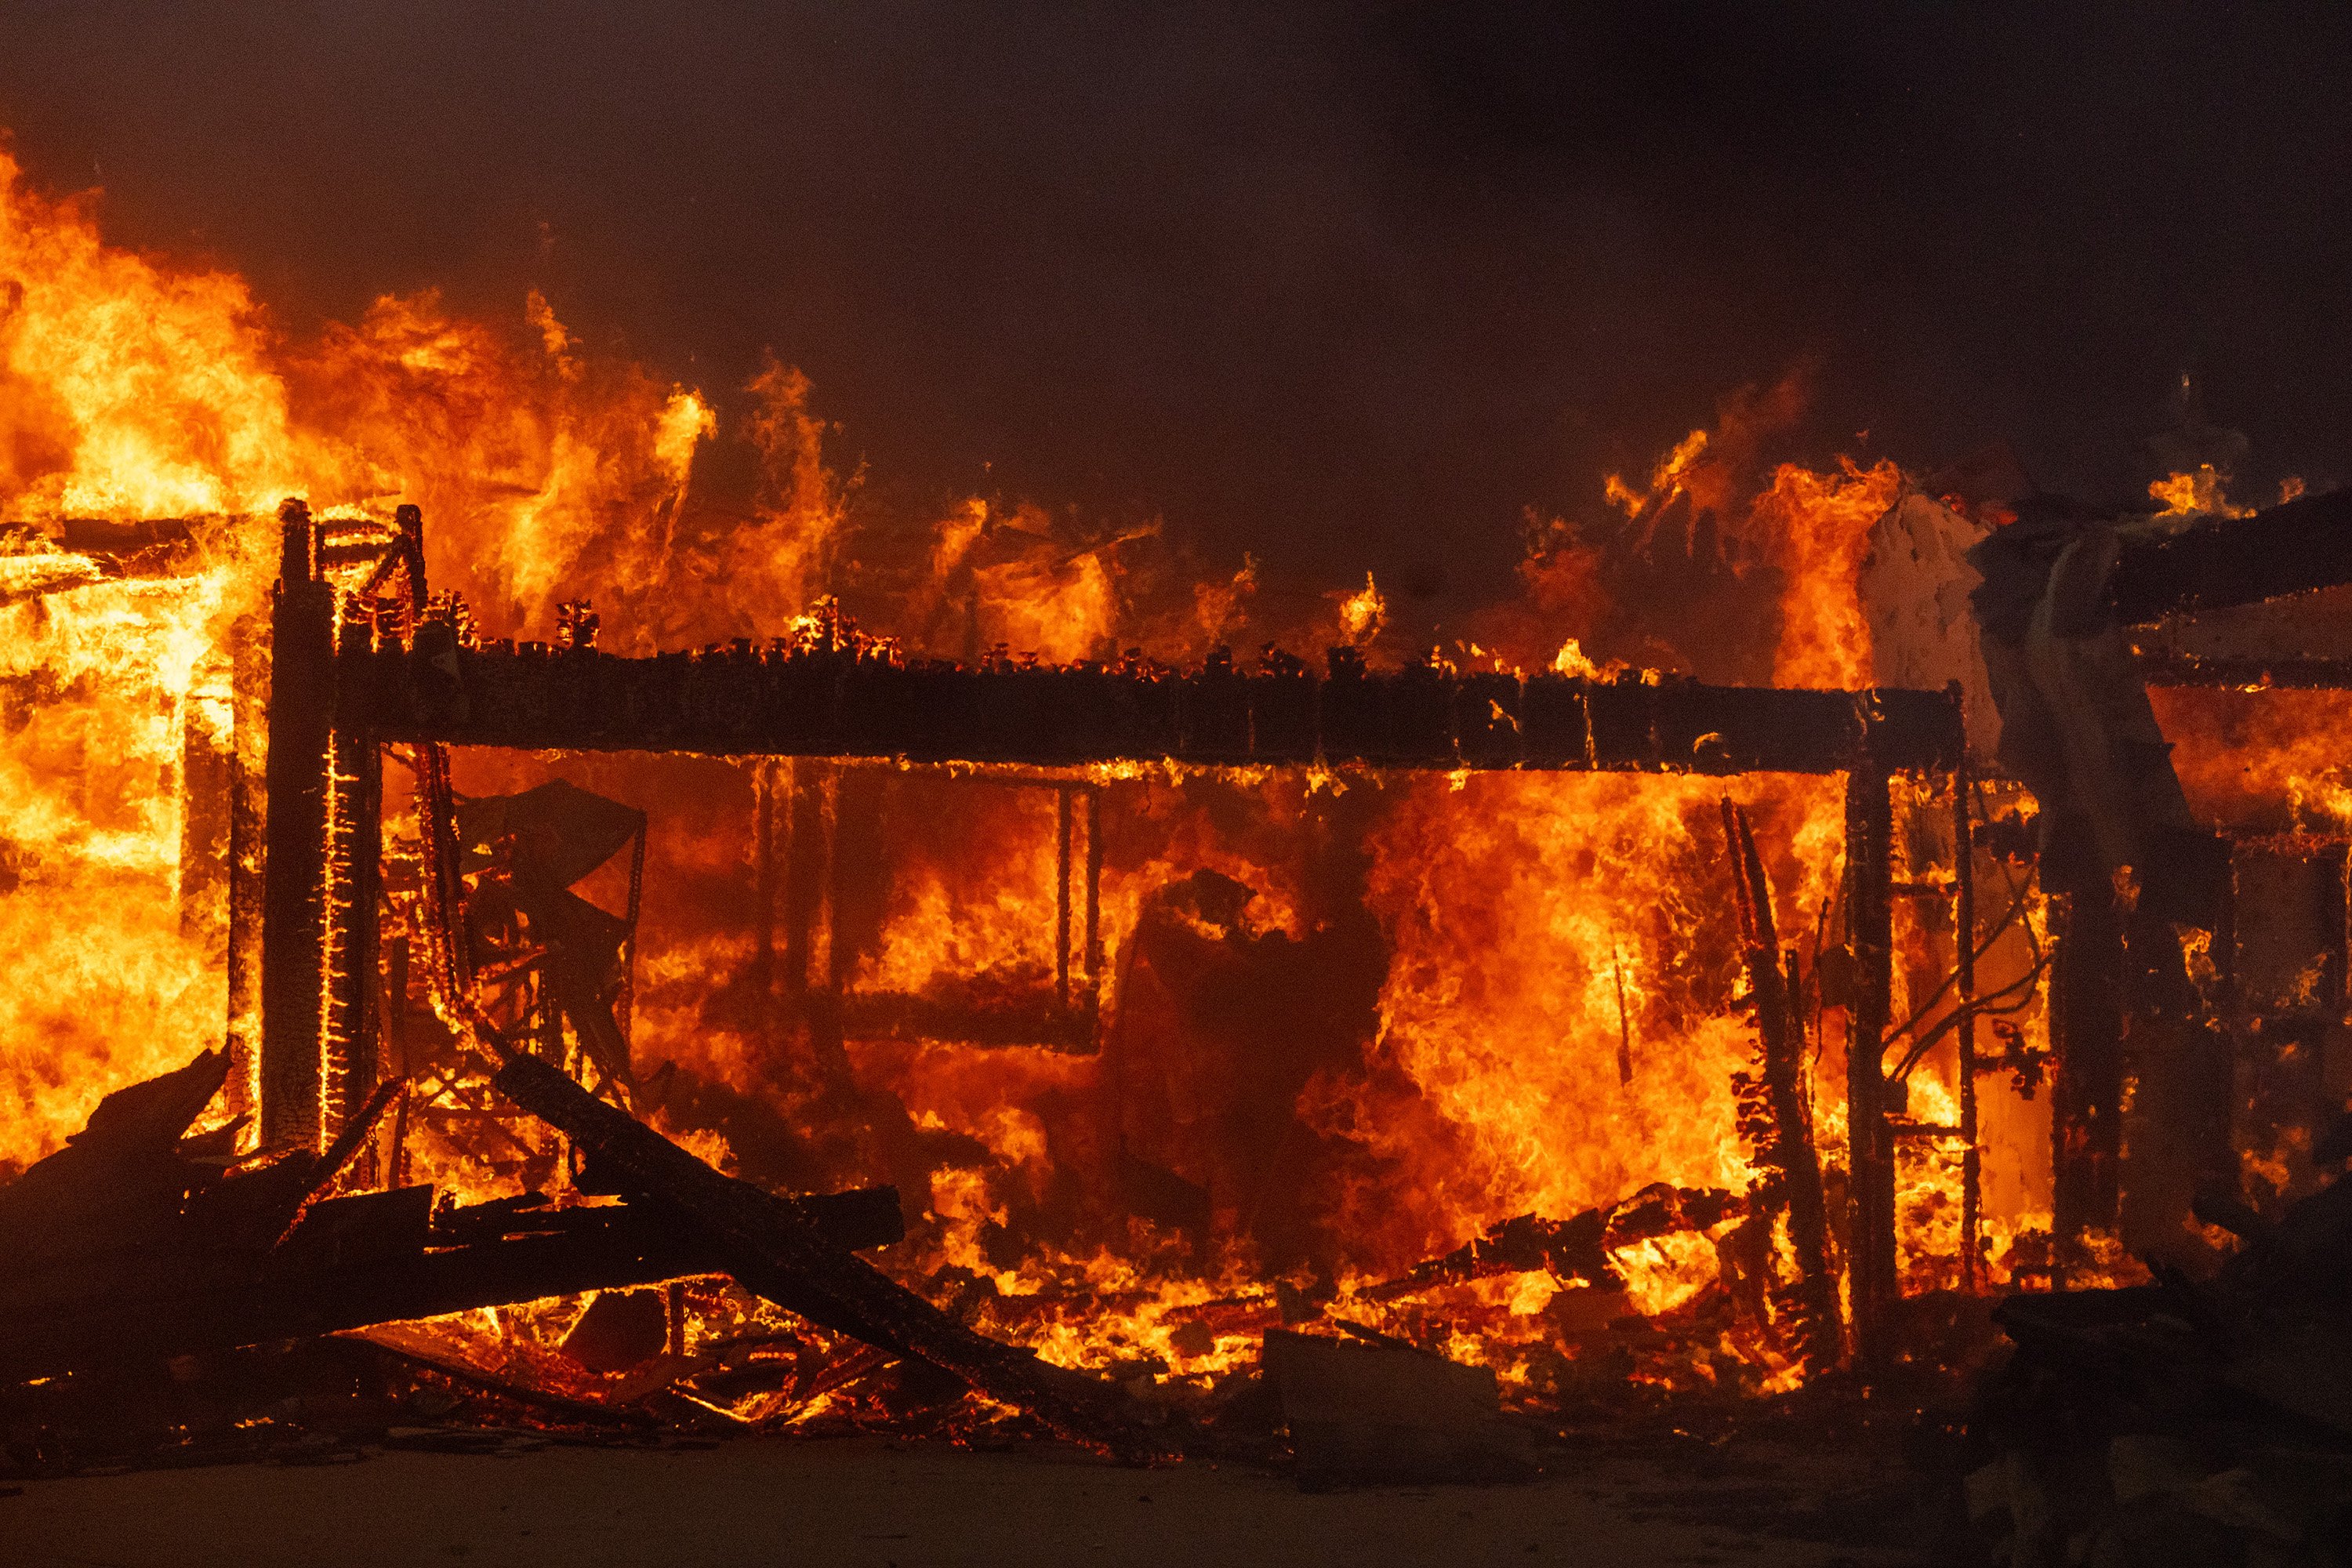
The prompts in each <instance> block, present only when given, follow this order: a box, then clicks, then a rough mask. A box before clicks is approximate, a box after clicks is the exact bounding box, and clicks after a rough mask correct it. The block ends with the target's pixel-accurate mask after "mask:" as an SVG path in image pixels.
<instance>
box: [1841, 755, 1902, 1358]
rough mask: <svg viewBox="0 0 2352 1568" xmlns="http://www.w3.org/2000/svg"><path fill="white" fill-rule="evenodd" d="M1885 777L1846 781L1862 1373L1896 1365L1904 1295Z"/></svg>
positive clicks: (1866, 758) (1853, 1248)
mask: <svg viewBox="0 0 2352 1568" xmlns="http://www.w3.org/2000/svg"><path fill="white" fill-rule="evenodd" d="M1894 830H1895V815H1894V803H1893V800H1892V798H1891V796H1890V795H1889V794H1888V782H1887V775H1886V773H1885V771H1884V770H1883V769H1882V768H1880V767H1879V766H1878V764H1877V763H1876V762H1875V760H1874V759H1873V758H1872V757H1871V756H1870V755H1868V753H1867V752H1865V753H1864V755H1863V756H1861V757H1858V758H1856V759H1855V762H1854V765H1853V769H1852V770H1851V771H1849V772H1848V773H1847V774H1846V782H1845V874H1846V905H1845V907H1846V930H1847V933H1848V935H1849V936H1850V938H1851V939H1852V941H1853V956H1854V977H1853V985H1854V995H1853V1003H1852V1005H1851V1007H1850V1008H1849V1010H1848V1012H1847V1015H1846V1016H1847V1025H1846V1169H1847V1181H1848V1184H1849V1186H1850V1187H1851V1189H1852V1194H1853V1195H1852V1200H1851V1224H1850V1226H1849V1228H1848V1243H1847V1246H1848V1254H1849V1268H1850V1272H1851V1275H1852V1279H1851V1282H1850V1283H1851V1289H1852V1295H1853V1331H1854V1350H1855V1353H1856V1357H1857V1359H1858V1360H1859V1362H1860V1363H1861V1364H1862V1367H1863V1370H1864V1375H1865V1376H1867V1375H1869V1374H1870V1373H1874V1372H1875V1371H1878V1370H1880V1369H1883V1368H1884V1367H1885V1365H1886V1364H1887V1363H1888V1362H1889V1361H1890V1360H1891V1359H1892V1350H1893V1347H1892V1345H1891V1344H1890V1343H1889V1342H1888V1338H1887V1335H1888V1329H1889V1325H1888V1322H1887V1317H1886V1314H1887V1310H1888V1308H1889V1306H1890V1305H1891V1304H1892V1303H1893V1301H1894V1300H1895V1297H1896V1295H1897V1294H1898V1293H1899V1286H1898V1282H1897V1279H1896V1273H1895V1141H1894V1137H1893V1133H1892V1130H1891V1129H1889V1128H1888V1126H1887V1125H1886V1080H1885V1064H1884V1062H1883V1060H1882V1059H1881V1054H1882V1053H1883V1052H1884V1051H1885V1041H1886V1029H1887V1026H1888V1024H1889V1022H1890V1020H1889V1018H1888V1013H1889V1012H1890V1010H1891V1009H1892V1007H1893V1005H1894V990H1895V910H1894V892H1893V879H1894V868H1893V860H1892V839H1893V837H1894Z"/></svg>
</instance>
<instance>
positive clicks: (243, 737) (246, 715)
mask: <svg viewBox="0 0 2352 1568" xmlns="http://www.w3.org/2000/svg"><path fill="white" fill-rule="evenodd" d="M228 637H229V714H230V716H229V729H230V737H229V795H228V1020H227V1032H226V1043H227V1047H228V1055H229V1074H228V1107H229V1110H231V1111H233V1112H235V1113H236V1114H239V1115H243V1114H246V1113H247V1112H250V1111H253V1110H256V1109H257V1107H256V1105H255V1103H254V1102H255V1100H256V1099H257V1093H256V1087H257V1082H258V1079H259V1071H260V1065H261V1063H260V1057H261V953H262V922H263V918H264V917H263V909H264V899H265V897H266V895H265V892H264V887H263V857H264V853H265V843H264V841H265V837H266V835H267V833H268V819H267V803H268V796H267V795H266V788H267V781H266V779H265V777H264V774H263V757H264V755H265V753H266V752H267V750H268V733H267V731H268V722H269V718H268V711H269V650H268V647H267V645H266V642H265V637H266V633H265V629H264V627H263V626H262V624H261V621H260V618H259V617H258V616H245V617H242V618H240V619H239V620H238V621H237V622H236V625H234V626H231V627H230V629H229V634H228Z"/></svg>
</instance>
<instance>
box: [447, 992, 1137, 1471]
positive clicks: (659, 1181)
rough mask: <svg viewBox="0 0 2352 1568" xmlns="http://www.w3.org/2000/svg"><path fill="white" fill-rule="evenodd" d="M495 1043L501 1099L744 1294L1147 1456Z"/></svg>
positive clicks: (1102, 1444) (975, 1338) (1068, 1378)
mask: <svg viewBox="0 0 2352 1568" xmlns="http://www.w3.org/2000/svg"><path fill="white" fill-rule="evenodd" d="M488 1045H489V1047H490V1048H492V1049H493V1050H496V1051H498V1052H499V1055H500V1057H501V1058H502V1059H503V1061H504V1064H505V1065H504V1066H503V1067H501V1068H499V1073H498V1075H497V1077H496V1078H495V1079H493V1082H494V1083H495V1084H496V1085H497V1087H498V1089H499V1092H500V1093H502V1094H504V1095H506V1096H507V1098H508V1099H509V1100H513V1101H514V1102H515V1103H516V1104H517V1105H520V1106H521V1107H522V1108H523V1109H524V1110H529V1111H530V1113H531V1114H532V1115H534V1116H537V1117H539V1118H541V1120H543V1121H547V1122H549V1123H550V1124H551V1125H552V1126H554V1127H556V1128H558V1129H560V1130H561V1131H563V1132H564V1133H565V1134H567V1135H568V1136H569V1137H570V1138H571V1139H572V1142H573V1143H574V1144H575V1145H577V1146H578V1147H579V1148H580V1149H581V1150H582V1151H583V1152H584V1153H586V1154H587V1155H589V1156H590V1157H591V1158H592V1159H594V1160H596V1161H598V1162H600V1163H602V1164H603V1165H604V1167H605V1168H606V1169H607V1170H608V1171H609V1172H610V1173H611V1174H612V1176H613V1177H614V1179H615V1180H618V1181H620V1182H623V1183H625V1184H627V1186H628V1187H629V1188H630V1189H631V1190H632V1191H634V1192H636V1193H639V1194H645V1195H646V1196H650V1197H655V1198H657V1199H659V1200H660V1201H662V1202H664V1203H667V1204H669V1205H675V1206H676V1208H677V1210H678V1211H679V1213H680V1214H681V1215H683V1216H685V1217H686V1218H687V1219H688V1220H690V1221H691V1222H692V1224H693V1225H694V1226H696V1227H697V1228H698V1229H699V1230H701V1231H702V1232H703V1233H704V1234H705V1235H707V1236H708V1237H709V1238H710V1239H711V1240H712V1242H714V1243H715V1244H716V1245H717V1247H718V1248H719V1253H720V1255H721V1256H722V1257H723V1258H725V1260H726V1266H727V1271H728V1272H729V1273H730V1274H731V1275H733V1276H734V1277H735V1279H737V1280H738V1281H739V1282H740V1283H741V1284H742V1285H744V1286H745V1287H746V1288H747V1289H751V1290H754V1291H757V1292H758V1293H759V1294H761V1295H762V1296H764V1297H766V1298H767V1299H768V1300H772V1301H773V1302H775V1303H776V1304H777V1305H778V1306H781V1307H783V1308H785V1309H786V1310H790V1311H793V1312H797V1313H799V1314H800V1315H802V1316H803V1317H804V1318H807V1319H809V1320H810V1321H812V1322H816V1323H820V1324H823V1325H824V1326H825V1327H827V1328H830V1329H834V1330H835V1331H839V1332H842V1333H846V1334H850V1335H852V1336H854V1337H856V1338H857V1339H860V1340H863V1341H865V1342H866V1343H867V1344H870V1345H872V1346H874V1347H875V1348H876V1349H877V1350H883V1351H887V1352H890V1353H891V1354H893V1355H897V1356H901V1357H907V1358H911V1359H913V1360H916V1361H919V1362H923V1363H929V1365H932V1366H935V1367H938V1368H940V1370H942V1371H944V1372H947V1373H950V1374H952V1375H953V1376H955V1377H956V1378H958V1379H960V1380H961V1381H962V1382H964V1383H966V1384H970V1385H971V1387H973V1388H974V1389H976V1390H978V1391H980V1392H981V1393H982V1394H987V1395H989V1396H990V1397H992V1398H994V1399H997V1400H1000V1401H1002V1402H1003V1403H1005V1404H1008V1405H1013V1406H1015V1407H1016V1408H1019V1409H1023V1410H1025V1411H1028V1412H1029V1413H1030V1414H1031V1415H1035V1416H1036V1417H1037V1418H1038V1419H1040V1420H1042V1421H1044V1422H1045V1424H1046V1425H1047V1426H1051V1427H1052V1428H1053V1429H1054V1430H1055V1431H1056V1432H1058V1433H1061V1434H1062V1435H1063V1436H1067V1437H1070V1438H1072V1439H1074V1440H1076V1441H1079V1442H1083V1443H1086V1444H1088V1445H1089V1446H1092V1447H1098V1448H1102V1449H1105V1450H1107V1451H1113V1452H1121V1453H1130V1454H1133V1453H1139V1452H1140V1450H1139V1447H1138V1446H1137V1445H1136V1444H1135V1443H1134V1441H1133V1440H1132V1439H1131V1438H1130V1437H1129V1436H1126V1435H1124V1434H1122V1433H1120V1432H1119V1431H1118V1429H1117V1426H1116V1425H1115V1424H1114V1423H1112V1422H1111V1421H1110V1420H1109V1419H1108V1417H1107V1415H1106V1414H1105V1408H1104V1406H1102V1405H1099V1404H1098V1403H1097V1402H1096V1401H1095V1399H1094V1398H1093V1397H1092V1396H1093V1395H1094V1394H1095V1393H1096V1392H1097V1390H1096V1389H1095V1388H1094V1385H1093V1384H1092V1380H1090V1379H1087V1378H1085V1377H1083V1376H1082V1375H1080V1374H1077V1373H1064V1372H1060V1371H1059V1370H1058V1369H1055V1368H1052V1367H1049V1366H1047V1365H1046V1364H1045V1363H1043V1362H1041V1361H1039V1360H1038V1359H1037V1358H1036V1357H1035V1355H1034V1354H1033V1353H1032V1352H1028V1351H1025V1350H1019V1349H1016V1348H1014V1347H1013V1346H1011V1345H1006V1344H1003V1343H1000V1342H997V1341H995V1340H992V1339H989V1338H988V1337H986V1336H985V1335H982V1334H980V1333H977V1332H975V1331H972V1330H971V1329H970V1328H967V1327H966V1326H964V1325H963V1324H962V1323H961V1322H958V1321H955V1320H954V1319H952V1318H950V1317H948V1316H947V1315H946V1314H945V1313H943V1312H941V1311H940V1310H939V1309H938V1308H936V1307H934V1306H932V1305H931V1304H930V1303H929V1302H928V1301H926V1300H923V1299H922V1298H921V1297H919V1296H918V1295H916V1294H915V1293H914V1292H913V1291H911V1290H908V1289H907V1288H906V1287H904V1286H902V1285H900V1284H898V1282H897V1281H895V1280H893V1279H890V1278H889V1277H888V1276H887V1275H885V1274H883V1273H882V1272H881V1271H880V1270H878V1269H877V1268H873V1267H872V1266H870V1265H869V1264H867V1263H866V1262H864V1261H863V1260H862V1259H859V1258H854V1257H852V1256H850V1255H849V1254H848V1253H847V1252H845V1251H843V1250H842V1249H840V1248H839V1247H835V1246H834V1245H833V1244H832V1243H831V1242H830V1241H828V1240H827V1239H826V1238H825V1237H824V1236H823V1235H822V1234H821V1233H820V1232H818V1231H817V1229H816V1228H815V1227H814V1226H812V1225H810V1224H809V1222H808V1220H807V1218H806V1217H805V1216H804V1215H803V1214H802V1213H801V1212H799V1211H798V1210H796V1209H794V1208H793V1206H792V1205H789V1204H787V1203H785V1202H784V1201H782V1199H779V1198H777V1197H776V1196H775V1195H774V1194H771V1193H767V1192H764V1191H762V1190H761V1189H760V1188H758V1187H755V1186H753V1185H751V1184H750V1183H748V1182H741V1181H738V1180H736V1179H735V1178H733V1177H731V1176H728V1175H724V1174H722V1173H719V1172H718V1171H715V1170H713V1169H712V1168H711V1167H710V1166H709V1165H707V1164H705V1163H702V1162H701V1161H700V1160H698V1159H696V1158H695V1157H694V1156H693V1155H692V1154H689V1153H688V1152H686V1151H685V1150H683V1149H681V1148H679V1147H678V1146H677V1144H675V1143H673V1142H670V1141H669V1140H668V1139H667V1138H664V1137H663V1136H662V1135H661V1134H660V1133H658V1132H656V1131H654V1130H653V1129H652V1128H650V1127H647V1126H646V1125H645V1124H644V1123H643V1122H641V1121H637V1120H636V1119H635V1118H634V1117H632V1116H630V1115H629V1114H628V1113H627V1112H626V1111H625V1110H620V1109H618V1108H617V1107H615V1106H612V1105H608V1104H606V1103H605V1102H604V1101H603V1100H598V1099H597V1098H595V1097H594V1096H593V1095H592V1094H590V1093H589V1092H588V1091H587V1090H585V1089H582V1088H581V1087H580V1086H579V1085H578V1084H576V1083H574V1082H572V1079H569V1078H567V1077H565V1076H564V1074H563V1073H562V1072H561V1071H559V1070H558V1069H556V1068H553V1067H551V1066H550V1065H549V1064H547V1063H546V1062H543V1061H541V1060H540V1059H539V1058H536V1057H532V1056H529V1055H527V1054H525V1053H523V1052H520V1051H517V1050H513V1049H511V1048H509V1047H503V1046H502V1045H500V1044H499V1042H498V1041H496V1040H495V1039H491V1040H489V1041H488Z"/></svg>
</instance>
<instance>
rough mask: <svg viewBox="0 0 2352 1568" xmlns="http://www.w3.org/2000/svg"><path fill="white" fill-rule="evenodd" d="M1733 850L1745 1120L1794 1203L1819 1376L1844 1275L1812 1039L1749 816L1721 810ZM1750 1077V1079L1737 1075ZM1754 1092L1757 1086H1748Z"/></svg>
mask: <svg viewBox="0 0 2352 1568" xmlns="http://www.w3.org/2000/svg"><path fill="white" fill-rule="evenodd" d="M1723 819H1724V828H1725V835H1726V837H1727V840H1728V842H1729V844H1730V846H1731V852H1732V858H1733V867H1734V876H1735V883H1736V886H1737V889H1738V899H1737V900H1736V901H1737V902H1738V906H1739V910H1740V915H1741V920H1742V925H1743V927H1744V929H1743V931H1742V933H1741V934H1742V936H1743V938H1744V939H1745V940H1744V946H1745V950H1746V959H1747V964H1748V997H1749V1000H1750V1001H1751V1002H1752V1003H1753V1004H1754V1005H1755V1008H1756V1035H1757V1043H1758V1052H1757V1058H1758V1059H1757V1067H1758V1071H1757V1074H1756V1076H1755V1077H1754V1079H1748V1081H1745V1082H1738V1080H1735V1081H1736V1082H1737V1083H1738V1088H1739V1089H1740V1090H1741V1092H1740V1097H1739V1098H1740V1100H1741V1102H1742V1105H1741V1109H1742V1110H1743V1112H1746V1113H1747V1114H1744V1115H1743V1117H1742V1120H1743V1121H1748V1122H1749V1123H1750V1125H1749V1126H1748V1128H1747V1129H1746V1131H1748V1137H1749V1141H1750V1142H1751V1144H1752V1146H1753V1147H1754V1150H1755V1154H1756V1163H1757V1164H1758V1165H1759V1167H1761V1168H1762V1170H1763V1171H1764V1172H1765V1173H1766V1175H1765V1180H1766V1185H1767V1186H1768V1187H1769V1188H1770V1189H1772V1192H1773V1195H1774V1196H1776V1197H1777V1198H1778V1199H1779V1200H1780V1203H1782V1204H1784V1205H1786V1206H1787V1209H1788V1214H1789V1241H1790V1246H1791V1247H1793V1248H1794V1250H1795V1252H1796V1259H1797V1280H1796V1287H1795V1289H1793V1290H1792V1291H1790V1292H1789V1293H1788V1294H1787V1296H1786V1297H1785V1298H1784V1300H1783V1301H1782V1306H1783V1307H1784V1309H1785V1310H1787V1312H1788V1315H1789V1316H1790V1317H1791V1318H1793V1319H1794V1320H1795V1321H1794V1325H1793V1326H1794V1329H1795V1332H1794V1334H1793V1335H1792V1336H1791V1337H1792V1339H1793V1340H1794V1341H1795V1342H1796V1346H1797V1350H1798V1353H1799V1355H1800V1356H1801V1358H1802V1359H1803V1360H1804V1362H1805V1363H1807V1364H1808V1365H1810V1366H1811V1367H1814V1368H1816V1369H1818V1368H1821V1367H1824V1366H1827V1365H1830V1364H1831V1363H1834V1362H1835V1361H1837V1360H1838V1348H1839V1341H1840V1339H1841V1337H1842V1335H1841V1331H1840V1330H1841V1324H1840V1320H1839V1315H1838V1299H1837V1277H1836V1275H1835V1274H1834V1273H1832V1271H1831V1268H1830V1247H1829V1209H1828V1203H1827V1200H1826V1199H1825V1198H1824V1197H1823V1195H1822V1166H1821V1160H1820V1157H1819V1156H1818V1154H1816V1152H1814V1149H1813V1129H1812V1115H1811V1106H1810V1104H1809V1102H1808V1100H1807V1096H1806V1093H1805V1074H1806V1064H1805V1032H1804V1028H1803V1026H1802V1024H1801V1020H1800V1016H1799V1013H1798V1004H1797V995H1796V988H1795V986H1794V985H1793V984H1790V977H1789V974H1788V973H1784V972H1783V971H1782V969H1781V967H1780V932H1779V929H1778V926H1777V925H1776V923H1775V922H1774V920H1773V917H1772V886H1771V882H1770V880H1769V879H1768V878H1767V877H1766V875H1765V872H1764V858H1763V856H1762V854H1761V853H1759V851H1758V849H1757V847H1756V834H1755V831H1754V830H1753V829H1752V828H1751V827H1750V826H1748V814H1747V813H1746V812H1743V811H1741V810H1740V809H1739V808H1738V806H1736V805H1732V804H1731V802H1730V800H1729V799H1728V798H1726V799H1725V801H1724V803H1723ZM1740 1076H1741V1078H1742V1079H1746V1077H1747V1075H1745V1074H1742V1075H1740ZM1751 1085H1752V1088H1751Z"/></svg>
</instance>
